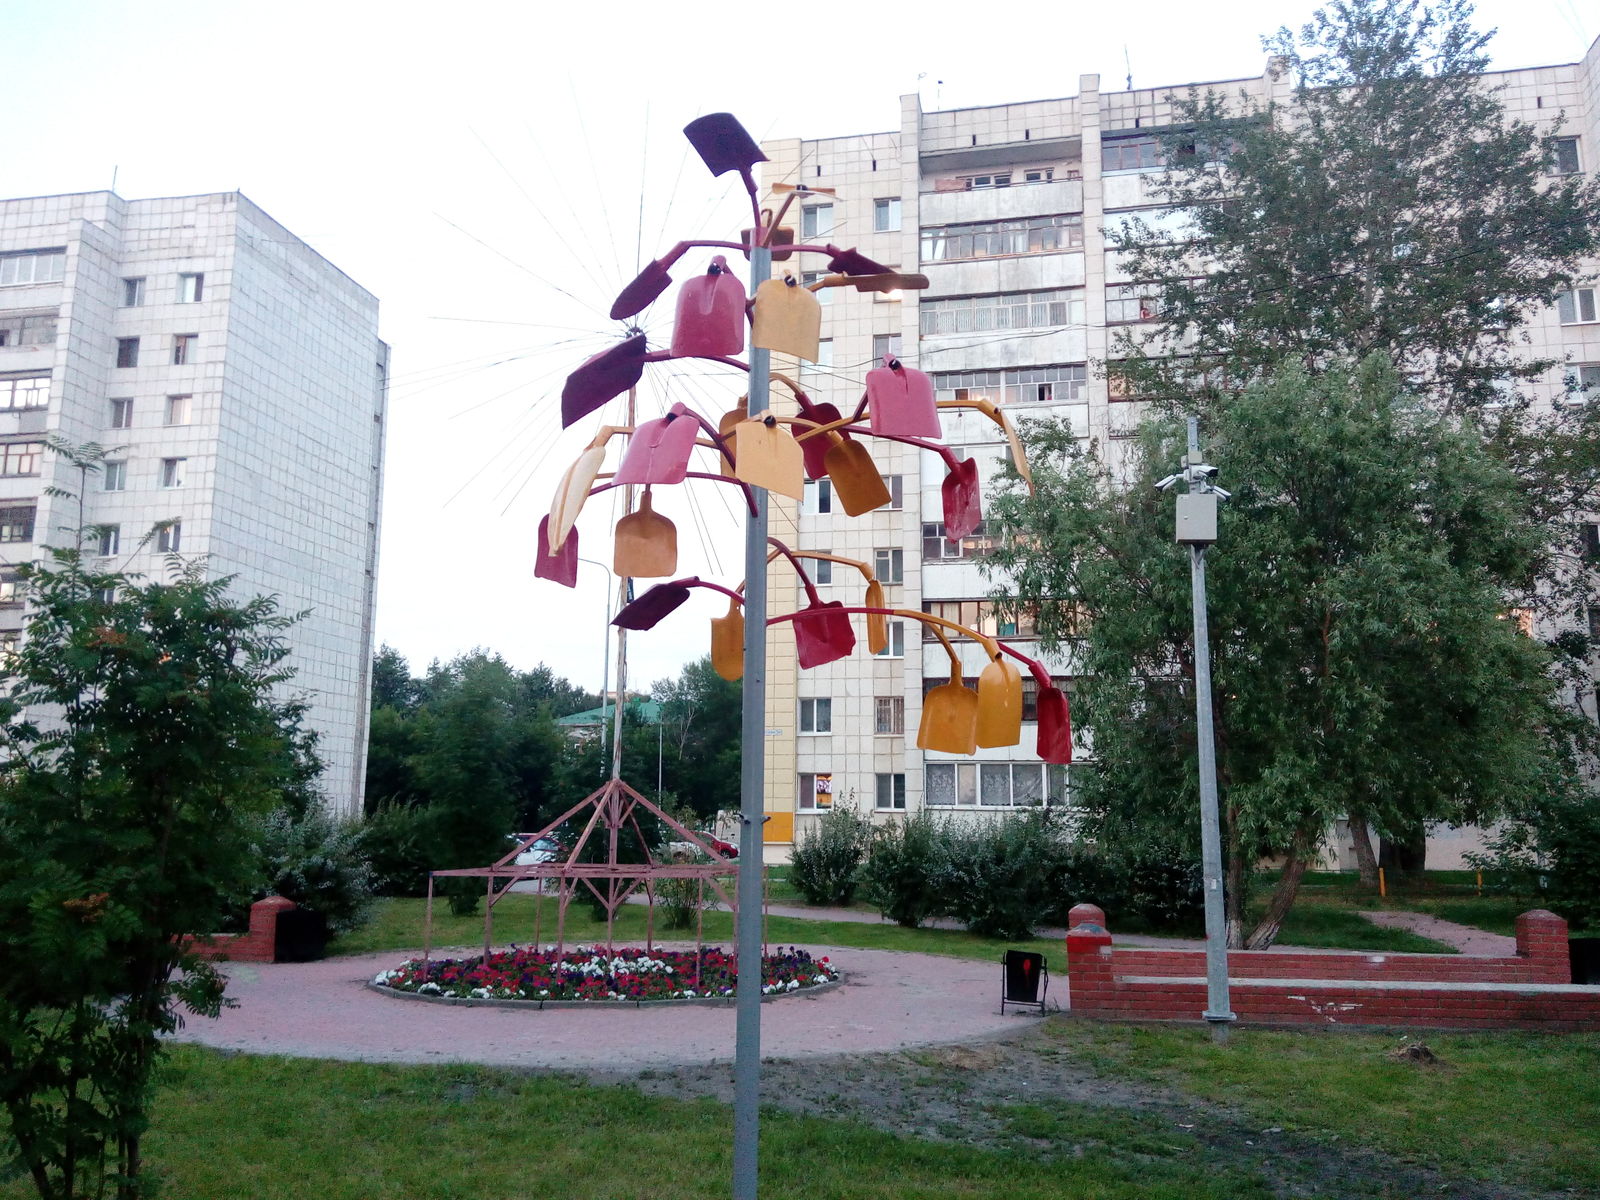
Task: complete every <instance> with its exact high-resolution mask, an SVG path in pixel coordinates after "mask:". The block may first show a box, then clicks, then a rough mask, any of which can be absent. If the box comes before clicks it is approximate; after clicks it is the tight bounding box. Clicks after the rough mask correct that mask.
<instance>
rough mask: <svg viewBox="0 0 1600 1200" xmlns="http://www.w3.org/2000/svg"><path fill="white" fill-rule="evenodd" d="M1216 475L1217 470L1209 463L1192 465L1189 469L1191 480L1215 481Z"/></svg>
mask: <svg viewBox="0 0 1600 1200" xmlns="http://www.w3.org/2000/svg"><path fill="white" fill-rule="evenodd" d="M1217 474H1218V471H1217V468H1216V467H1213V466H1212V465H1211V464H1210V463H1203V462H1202V463H1194V464H1193V465H1192V466H1190V468H1189V475H1190V478H1193V479H1215V478H1216V477H1217Z"/></svg>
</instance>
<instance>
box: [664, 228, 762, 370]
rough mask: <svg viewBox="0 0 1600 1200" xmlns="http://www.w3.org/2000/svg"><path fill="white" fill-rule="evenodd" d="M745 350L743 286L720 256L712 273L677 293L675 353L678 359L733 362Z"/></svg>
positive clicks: (674, 326) (717, 257) (674, 336)
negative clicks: (730, 360) (730, 359)
mask: <svg viewBox="0 0 1600 1200" xmlns="http://www.w3.org/2000/svg"><path fill="white" fill-rule="evenodd" d="M743 349H744V285H743V284H741V283H740V282H739V280H738V278H737V277H736V276H735V275H734V274H733V273H732V272H730V271H729V270H728V260H727V259H725V258H723V257H722V255H720V254H719V255H717V256H716V258H714V259H712V260H711V269H710V270H709V271H707V272H706V273H705V274H704V275H696V276H695V277H694V278H693V279H691V280H689V282H687V283H685V284H684V285H683V288H682V290H681V291H679V292H678V317H677V322H676V323H675V324H674V325H673V327H672V353H673V356H674V357H677V358H731V357H732V356H733V355H735V354H738V353H739V352H740V351H741V350H743Z"/></svg>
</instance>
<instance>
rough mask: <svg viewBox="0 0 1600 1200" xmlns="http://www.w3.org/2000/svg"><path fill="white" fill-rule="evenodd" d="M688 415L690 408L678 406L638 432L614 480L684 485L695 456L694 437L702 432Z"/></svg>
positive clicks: (648, 422) (630, 443) (630, 440)
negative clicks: (691, 460) (691, 456)
mask: <svg viewBox="0 0 1600 1200" xmlns="http://www.w3.org/2000/svg"><path fill="white" fill-rule="evenodd" d="M687 414H688V409H686V408H684V407H683V405H681V404H675V405H673V407H672V411H671V412H669V413H668V414H667V415H666V416H664V417H657V418H656V419H655V420H653V421H646V422H645V423H644V424H643V425H640V426H639V427H638V428H637V429H635V430H634V431H633V436H632V437H631V438H629V439H628V452H627V453H626V454H624V455H623V456H622V462H621V464H620V465H619V466H618V467H617V473H616V475H615V476H613V477H612V480H611V481H612V482H613V483H661V484H668V483H682V482H683V481H684V477H685V476H686V475H687V474H688V471H689V456H690V455H691V454H693V453H694V439H695V435H696V434H698V433H699V432H700V426H699V425H697V424H696V423H695V419H694V418H693V417H691V416H689V415H687Z"/></svg>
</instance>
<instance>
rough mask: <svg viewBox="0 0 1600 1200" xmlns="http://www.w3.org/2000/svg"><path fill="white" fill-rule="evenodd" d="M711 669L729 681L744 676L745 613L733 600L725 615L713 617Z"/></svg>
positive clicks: (729, 603)
mask: <svg viewBox="0 0 1600 1200" xmlns="http://www.w3.org/2000/svg"><path fill="white" fill-rule="evenodd" d="M711 669H712V670H714V671H715V672H716V673H717V674H718V675H720V676H722V678H724V679H726V680H728V681H729V682H732V681H733V680H736V679H740V678H743V676H744V613H743V611H741V610H740V608H739V606H738V605H737V604H736V603H734V602H732V601H729V602H728V612H727V614H726V615H725V616H721V617H712V618H711Z"/></svg>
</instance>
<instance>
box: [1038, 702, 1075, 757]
mask: <svg viewBox="0 0 1600 1200" xmlns="http://www.w3.org/2000/svg"><path fill="white" fill-rule="evenodd" d="M1038 750H1039V757H1040V758H1042V759H1044V761H1045V762H1047V763H1069V762H1071V761H1072V715H1071V714H1070V713H1069V712H1068V711H1067V697H1066V695H1065V694H1064V693H1063V692H1062V690H1061V689H1060V688H1058V687H1041V688H1040V689H1039V745H1038Z"/></svg>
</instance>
